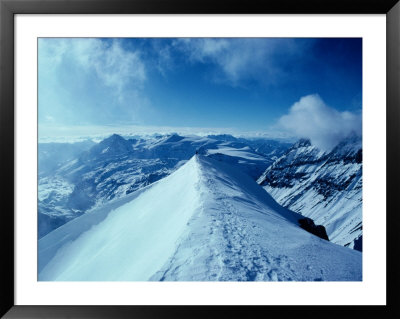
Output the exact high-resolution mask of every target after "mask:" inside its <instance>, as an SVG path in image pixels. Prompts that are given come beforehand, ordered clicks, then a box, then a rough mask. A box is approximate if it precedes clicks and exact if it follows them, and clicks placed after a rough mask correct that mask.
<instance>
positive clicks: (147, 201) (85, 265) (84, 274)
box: [38, 156, 362, 281]
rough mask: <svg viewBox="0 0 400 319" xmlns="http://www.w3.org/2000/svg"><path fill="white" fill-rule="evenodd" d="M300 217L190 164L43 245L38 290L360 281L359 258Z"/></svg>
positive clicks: (235, 180) (242, 179)
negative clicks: (58, 285)
mask: <svg viewBox="0 0 400 319" xmlns="http://www.w3.org/2000/svg"><path fill="white" fill-rule="evenodd" d="M300 217H301V216H300V215H298V214H295V213H293V212H291V211H289V210H288V209H286V208H283V207H281V206H280V205H279V204H277V203H276V202H275V201H274V200H273V199H272V197H271V196H269V195H268V194H267V193H266V192H265V191H264V190H263V189H262V188H261V187H260V186H259V185H257V183H256V182H254V181H253V180H252V179H251V178H250V177H249V176H248V175H245V174H243V173H241V172H238V171H237V169H236V168H235V167H232V166H229V165H228V164H225V163H221V162H218V161H216V160H214V159H211V158H207V157H204V156H194V157H193V158H191V159H190V160H189V161H188V162H187V163H186V164H184V165H183V166H182V167H180V168H179V169H178V170H177V171H175V172H174V173H172V174H171V175H169V176H167V177H165V178H164V179H162V180H160V181H158V182H155V183H153V184H151V185H149V186H147V187H145V188H143V189H140V190H139V191H136V192H134V193H131V194H130V195H128V196H126V197H124V198H121V199H117V200H115V201H111V202H109V203H108V204H106V205H105V206H103V207H101V208H99V209H96V210H94V211H92V212H90V213H87V214H84V215H82V216H80V217H78V218H76V219H74V220H73V221H71V222H69V223H67V224H65V225H63V226H61V227H59V228H57V229H56V230H54V231H53V232H51V233H49V234H48V235H46V236H44V237H43V238H41V239H40V240H39V248H38V259H39V264H38V272H39V280H45V281H48V280H60V281H70V280H73V281H81V280H85V281H86V280H89V281H90V280H96V281H99V280H101V281H108V280H111V281H113V280H119V281H121V280H122V281H148V280H157V281H158V280H168V281H211V280H219V281H252V280H264V281H269V280H298V281H306V280H307V281H308V280H329V281H334V280H340V281H342V280H351V281H358V280H361V279H362V271H361V266H362V265H361V264H362V263H361V253H359V252H357V251H354V250H350V249H346V248H344V247H341V246H339V245H335V244H332V243H330V242H328V241H325V240H323V239H320V238H318V237H316V236H314V235H312V234H310V233H308V232H306V231H305V230H303V229H301V228H300V227H299V226H298V222H297V221H298V219H299V218H300Z"/></svg>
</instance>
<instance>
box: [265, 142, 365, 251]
mask: <svg viewBox="0 0 400 319" xmlns="http://www.w3.org/2000/svg"><path fill="white" fill-rule="evenodd" d="M361 142H362V141H361V137H359V136H357V135H355V134H352V135H350V136H348V137H347V138H345V139H344V140H342V141H341V142H340V143H339V144H338V145H337V146H336V147H335V148H334V149H333V150H331V151H330V152H322V151H319V150H318V149H317V148H316V147H314V146H310V144H309V143H304V141H299V142H297V143H296V144H295V145H294V146H293V147H291V148H290V149H289V150H288V151H287V152H286V154H284V155H283V156H282V157H280V158H279V159H277V160H276V161H275V162H274V163H273V164H272V165H271V166H270V167H269V168H267V169H266V171H265V172H264V173H263V174H262V175H261V177H260V178H259V179H258V181H257V182H258V183H259V184H260V185H261V186H263V187H264V188H265V190H266V191H267V192H268V193H270V194H271V195H272V196H273V197H274V199H276V200H277V201H278V202H279V203H280V204H281V205H283V206H285V207H287V208H289V209H291V210H293V211H296V212H298V213H301V214H302V215H304V216H306V217H311V218H312V219H314V221H315V222H316V223H317V224H322V225H324V226H325V227H326V230H327V232H328V236H329V238H330V240H332V241H333V242H335V243H338V244H340V245H344V246H348V247H350V248H354V249H358V250H361V249H362V247H361V239H362V214H361V209H362V143H361Z"/></svg>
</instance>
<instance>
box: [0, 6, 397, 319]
mask: <svg viewBox="0 0 400 319" xmlns="http://www.w3.org/2000/svg"><path fill="white" fill-rule="evenodd" d="M38 13H40V14H43V13H49V14H61V13H62V14H121V13H125V14H127V13H136V14H146V13H152V14H220V13H225V14H231V13H238V14H257V13H258V14H261V13H263V14H280V13H284V14H301V13H308V14H385V15H386V22H387V29H386V30H387V33H386V40H387V42H386V49H387V67H386V74H387V75H386V76H387V105H386V114H387V117H386V124H387V131H386V146H387V153H386V164H387V166H386V172H384V171H383V172H382V174H384V173H386V181H387V182H386V183H387V184H386V187H387V193H386V200H387V202H386V218H387V227H386V228H387V232H386V236H387V277H386V278H382V280H386V283H387V304H386V306H229V307H228V306H178V305H176V306H156V305H154V306H16V305H15V304H14V294H15V290H14V173H15V172H14V160H15V157H14V15H15V14H38ZM399 17H400V3H398V0H385V1H384V0H320V1H316V0H280V1H277V0H269V1H268V0H267V1H262V2H261V1H240V2H236V1H225V2H224V1H219V0H213V1H210V0H202V1H198V0H192V1H185V0H164V1H163V0H42V1H40V0H0V45H1V48H0V136H1V138H0V150H1V156H0V164H1V165H0V167H1V169H0V174H1V175H0V181H1V183H2V186H3V187H2V191H1V199H2V200H1V203H2V204H1V208H0V212H1V219H0V220H1V226H2V227H1V231H0V236H1V237H0V238H1V241H0V242H1V243H2V245H1V255H0V256H1V262H0V270H1V272H0V274H1V275H0V277H1V278H0V287H1V288H0V290H1V297H0V303H1V305H0V315H2V316H4V318H164V317H172V318H175V317H182V318H183V317H184V318H197V317H201V318H204V317H208V316H218V317H227V316H228V315H229V316H231V315H238V316H241V317H245V316H247V315H249V313H250V312H255V311H257V312H261V314H262V315H267V314H268V316H270V317H278V316H279V317H281V316H286V315H292V316H296V317H305V316H307V317H309V316H310V315H311V316H312V315H314V314H316V313H320V315H322V316H328V317H330V316H335V317H338V316H340V317H342V318H347V317H352V318H354V317H359V316H361V315H371V316H372V317H380V318H382V317H385V318H386V317H387V318H389V317H390V318H391V317H396V316H397V317H399V307H398V302H397V301H398V298H397V296H398V294H397V289H398V286H399V285H398V284H399V276H398V274H397V275H396V272H397V270H398V269H400V268H399V261H398V260H397V258H396V249H397V245H396V244H397V243H399V239H398V237H397V236H396V227H398V226H397V225H399V217H398V214H397V210H398V209H397V203H396V202H397V201H396V197H397V196H398V195H397V188H396V184H397V182H398V180H399V172H398V168H397V167H398V165H399V163H400V156H399V155H400V154H399V146H400V145H399V142H398V137H399V136H400V132H399V131H400V121H399V119H400V111H399V110H400V64H399V57H400V20H399ZM377 107H384V106H383V105H382V106H377ZM383 207H384V204H383ZM377 213H381V214H384V212H383V211H382V212H377Z"/></svg>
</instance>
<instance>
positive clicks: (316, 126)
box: [278, 94, 362, 150]
mask: <svg viewBox="0 0 400 319" xmlns="http://www.w3.org/2000/svg"><path fill="white" fill-rule="evenodd" d="M278 127H280V128H283V129H285V130H286V131H288V132H290V133H292V134H294V135H295V136H298V137H303V138H309V139H310V140H311V142H312V144H314V145H316V146H317V147H318V148H320V149H322V150H329V149H331V148H333V147H334V146H336V144H337V143H338V142H340V140H342V139H343V138H345V137H346V136H348V135H349V134H351V133H352V132H354V133H356V134H358V135H360V136H361V133H362V116H361V114H355V113H351V112H348V111H345V112H339V111H337V110H335V109H333V108H331V107H329V106H327V105H326V104H325V102H324V101H323V100H322V99H321V98H320V97H319V95H317V94H314V95H307V96H304V97H302V98H301V99H300V100H299V101H298V102H296V103H294V104H293V106H292V107H291V108H290V110H289V114H286V115H284V116H282V117H281V118H280V119H279V121H278Z"/></svg>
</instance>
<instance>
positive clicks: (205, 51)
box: [174, 38, 297, 86]
mask: <svg viewBox="0 0 400 319" xmlns="http://www.w3.org/2000/svg"><path fill="white" fill-rule="evenodd" d="M174 47H175V48H177V49H178V50H181V51H183V52H184V53H185V54H187V55H188V57H189V60H190V61H192V62H202V63H204V62H211V63H214V64H216V65H217V66H218V68H219V70H220V72H221V74H222V78H221V79H220V80H224V81H227V82H229V84H231V85H233V86H238V85H241V83H242V82H243V81H245V80H248V79H256V80H257V81H261V82H264V83H268V84H271V83H274V82H276V81H277V79H278V78H279V77H280V76H282V74H283V73H284V72H283V70H282V69H281V68H279V67H278V63H276V59H277V56H276V54H277V52H278V51H279V54H280V55H281V56H282V55H285V56H287V55H289V54H296V52H297V50H296V44H295V43H294V42H293V40H291V39H258V38H233V39H220V38H199V39H192V38H190V39H178V40H177V41H175V42H174ZM278 58H279V57H278ZM260 71H261V72H260Z"/></svg>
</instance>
